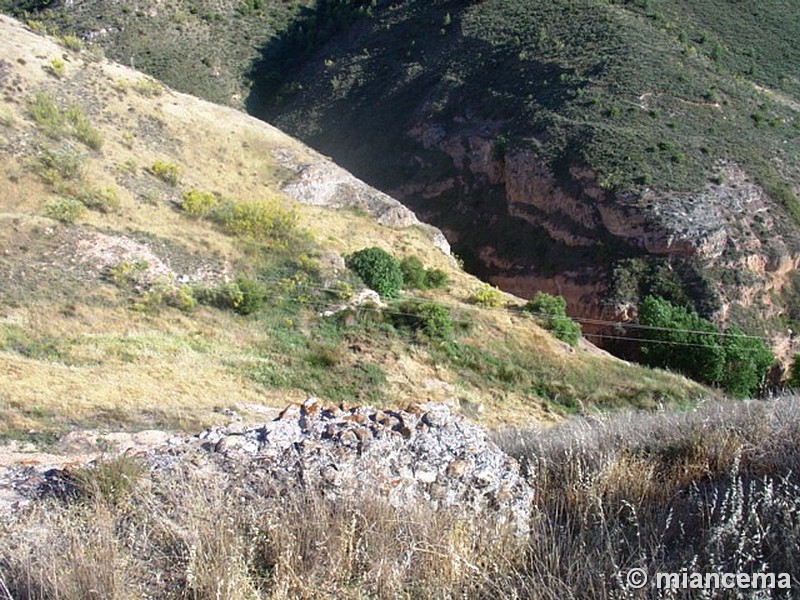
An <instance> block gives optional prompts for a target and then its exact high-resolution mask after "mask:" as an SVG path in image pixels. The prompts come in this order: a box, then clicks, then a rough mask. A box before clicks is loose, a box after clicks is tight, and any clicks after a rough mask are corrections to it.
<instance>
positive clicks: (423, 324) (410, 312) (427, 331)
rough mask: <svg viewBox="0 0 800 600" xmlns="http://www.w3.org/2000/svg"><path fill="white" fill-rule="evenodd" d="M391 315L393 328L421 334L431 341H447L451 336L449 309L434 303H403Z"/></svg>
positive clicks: (451, 326) (451, 327)
mask: <svg viewBox="0 0 800 600" xmlns="http://www.w3.org/2000/svg"><path fill="white" fill-rule="evenodd" d="M395 309H396V310H394V311H393V312H392V313H391V318H392V322H393V324H394V326H395V327H398V328H404V329H410V330H411V331H414V332H419V333H422V334H423V335H424V336H425V337H427V338H428V339H431V340H449V339H450V338H451V337H452V335H453V319H452V317H451V316H450V309H448V308H447V307H446V306H442V305H441V304H437V303H436V302H413V301H411V302H403V303H401V304H398V305H397V306H396V307H395Z"/></svg>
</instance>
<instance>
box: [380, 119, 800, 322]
mask: <svg viewBox="0 0 800 600" xmlns="http://www.w3.org/2000/svg"><path fill="white" fill-rule="evenodd" d="M461 127H462V128H461V129H458V127H451V128H449V129H448V128H446V127H445V126H443V125H441V124H437V123H433V122H429V123H425V124H418V125H415V126H413V127H412V128H411V129H410V130H409V131H408V132H407V135H408V137H409V138H411V139H412V140H414V141H415V142H416V143H418V144H419V146H420V148H421V150H424V151H425V152H428V153H430V152H431V151H433V152H434V153H435V152H439V153H442V154H444V155H445V156H446V157H447V158H448V159H449V161H450V162H451V164H452V168H451V169H447V170H444V171H443V172H442V174H441V177H439V178H431V177H430V176H428V177H427V178H426V179H425V180H424V182H417V181H415V180H414V179H413V178H412V180H411V181H410V182H408V183H405V184H403V185H402V186H401V187H399V188H398V189H396V190H393V192H392V193H393V195H395V196H396V197H398V198H401V199H402V200H403V201H405V202H408V203H409V204H410V205H411V206H419V207H423V206H424V207H432V208H431V209H430V211H429V213H430V214H428V215H427V216H428V217H429V218H430V219H432V220H433V222H437V221H438V220H442V221H446V217H442V216H441V215H440V216H439V217H437V216H436V214H434V213H436V211H437V210H439V211H442V210H444V211H447V212H448V213H449V212H458V213H462V214H469V215H471V220H472V223H473V225H472V227H473V233H475V232H479V231H481V229H482V228H484V227H485V226H486V223H494V222H496V221H497V220H498V215H504V217H503V218H505V219H506V224H505V228H506V230H509V229H510V228H516V229H518V230H521V229H525V228H529V229H530V233H529V234H527V237H528V238H530V239H533V238H537V239H539V240H540V241H541V244H542V245H547V244H551V245H552V247H553V248H556V250H554V252H555V253H557V254H558V255H559V257H560V258H564V257H565V256H566V255H569V254H573V255H574V256H575V257H579V258H576V260H573V261H569V260H562V261H561V262H562V263H564V264H566V263H571V264H568V266H556V267H553V265H552V264H550V265H548V266H547V267H545V266H544V265H543V263H545V261H546V260H547V259H546V258H543V257H542V255H541V254H540V253H538V252H531V251H529V250H528V249H526V248H525V247H518V248H517V247H511V248H509V246H508V244H506V245H505V248H503V247H502V246H503V240H502V239H499V240H498V241H497V243H496V244H494V243H492V242H491V241H484V242H481V243H480V244H481V245H479V246H478V247H473V248H470V253H471V255H472V257H473V260H477V261H478V264H472V265H471V266H472V267H473V268H474V269H477V270H479V271H480V272H481V273H482V274H483V275H484V276H485V277H486V278H488V279H489V280H490V281H491V282H492V283H494V284H496V285H498V286H500V287H501V288H503V289H504V290H506V291H508V292H511V293H514V294H516V295H519V296H521V297H530V295H531V294H533V293H534V292H536V291H547V292H550V293H558V294H560V295H563V296H564V297H565V298H566V300H567V303H568V311H569V313H570V314H571V315H574V316H577V317H586V318H590V319H603V320H620V321H624V320H626V319H628V318H632V317H635V311H633V312H631V307H630V306H627V305H626V306H620V307H617V308H616V309H615V308H614V307H611V306H609V305H608V303H607V302H604V300H605V297H606V296H607V294H608V292H609V291H610V290H609V283H610V273H611V271H612V269H613V266H614V261H615V260H616V259H615V256H616V257H618V258H623V257H631V256H640V257H643V258H645V259H668V260H669V259H673V258H677V259H681V260H691V261H694V262H695V263H696V264H697V265H698V267H699V268H700V269H702V270H705V271H707V272H709V273H710V272H715V270H716V272H719V271H721V270H726V271H731V272H737V273H738V274H739V276H738V277H737V279H738V280H739V281H747V282H748V283H747V284H746V285H745V286H744V287H743V286H742V285H736V286H731V285H729V284H726V283H724V282H722V281H720V280H719V279H718V277H717V278H716V281H715V286H716V289H715V293H716V294H717V295H718V296H719V298H720V300H721V302H720V306H721V308H720V310H719V312H718V314H717V317H718V318H719V319H720V320H723V321H724V319H725V318H726V315H727V314H728V310H729V306H730V305H733V304H738V305H740V306H742V307H743V308H744V309H746V310H756V308H755V307H756V306H758V307H760V308H758V310H757V311H756V312H758V315H757V317H758V318H764V317H771V316H775V315H776V314H779V313H780V312H781V311H782V310H783V307H781V306H780V302H775V300H774V298H769V297H767V296H768V295H769V294H772V293H774V292H779V291H780V290H781V289H782V288H783V287H784V286H785V285H786V284H787V282H788V277H789V274H790V273H791V271H793V270H795V269H797V268H798V266H800V237H798V234H797V232H796V231H795V228H794V227H792V226H790V223H789V221H790V220H791V218H790V217H789V216H788V215H787V213H786V212H785V211H784V209H783V208H782V207H781V206H780V205H779V204H778V203H776V202H775V201H774V200H773V199H771V198H770V197H769V196H768V195H767V193H766V192H765V191H764V189H762V188H761V187H760V186H759V185H758V184H757V183H755V182H754V181H753V180H752V179H751V178H750V177H749V176H748V175H747V174H746V173H745V172H743V171H742V170H741V169H740V168H739V167H738V166H737V165H735V164H720V165H718V175H717V177H716V179H715V181H714V182H709V183H708V184H707V185H706V186H705V187H703V188H702V189H699V190H696V191H693V192H669V193H665V192H659V191H657V190H653V189H645V190H642V191H636V192H634V191H629V192H613V191H610V190H609V189H607V188H608V187H609V186H604V185H603V182H601V181H599V180H598V177H597V175H596V173H594V172H593V171H591V170H590V169H587V168H581V167H577V166H572V167H571V168H570V171H569V178H568V179H569V183H567V184H565V183H564V181H563V180H561V179H558V178H556V177H555V175H554V174H553V173H552V172H551V171H550V170H549V169H548V168H547V166H546V165H545V162H544V161H543V160H542V159H541V158H540V157H539V156H538V155H537V154H536V152H535V151H534V150H532V149H524V148H514V149H509V148H504V147H503V148H501V149H502V151H499V150H498V146H497V143H498V142H497V140H498V139H501V136H500V134H499V132H501V131H502V130H503V126H502V124H499V123H496V122H490V121H487V122H483V123H480V122H475V121H474V120H472V121H469V120H466V121H465V122H464V123H463V124H462V125H461ZM418 160H420V161H424V159H423V158H422V153H421V154H420V157H418ZM489 190H491V194H492V195H491V196H490V197H491V198H492V199H493V200H492V202H491V203H487V202H486V201H483V203H476V204H474V205H467V204H463V203H464V202H466V200H461V199H467V198H469V197H471V196H472V197H479V196H480V195H481V194H482V193H484V192H486V191H489ZM482 191H483V192H482ZM453 202H456V203H457V205H456V206H453ZM501 203H502V206H501V205H500V204H501ZM462 204H463V205H462ZM445 206H446V207H447V208H443V207H445ZM436 207H440V208H436ZM480 211H484V212H485V214H483V215H481V214H479V213H480ZM442 226H444V225H443V224H442ZM468 228H469V226H465V225H464V223H463V221H462V222H461V223H460V225H459V226H458V228H454V229H453V231H449V234H451V235H452V236H453V240H452V241H454V242H456V241H457V242H460V243H463V245H464V246H469V245H470V244H471V243H472V240H473V239H474V237H475V236H474V235H472V236H470V232H469V231H468ZM446 231H448V230H447V229H446ZM520 239H527V238H526V235H521V236H520ZM544 240H546V241H544ZM551 262H552V261H551ZM710 279H712V280H714V279H715V277H714V276H711V277H710Z"/></svg>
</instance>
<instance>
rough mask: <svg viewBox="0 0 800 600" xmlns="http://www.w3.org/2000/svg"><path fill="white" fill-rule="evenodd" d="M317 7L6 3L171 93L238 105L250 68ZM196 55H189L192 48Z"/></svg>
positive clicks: (256, 2) (307, 0)
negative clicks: (161, 83)
mask: <svg viewBox="0 0 800 600" xmlns="http://www.w3.org/2000/svg"><path fill="white" fill-rule="evenodd" d="M312 4H313V2H312V0H304V1H294V2H281V1H278V0H249V1H244V0H242V1H240V0H168V1H166V2H147V1H145V2H93V1H86V0H78V1H77V2H71V3H70V4H69V6H66V5H65V4H64V3H50V2H41V1H38V0H23V1H16V0H0V10H2V11H4V12H7V13H9V14H12V15H14V16H16V17H18V18H20V19H22V20H23V21H25V20H33V21H36V22H37V23H38V24H39V26H40V27H43V28H47V29H49V30H51V31H52V32H53V33H58V34H72V35H77V36H79V37H81V38H83V39H91V41H92V42H94V43H97V44H99V45H101V46H102V47H103V49H104V50H105V51H106V53H107V55H108V56H109V57H110V58H112V59H113V60H115V61H117V62H119V63H121V64H124V65H127V66H131V67H133V68H136V69H138V70H140V71H143V72H145V73H148V74H150V75H152V76H153V77H156V78H157V79H160V80H161V81H165V82H167V83H168V84H169V85H171V86H172V87H174V88H176V89H178V90H180V91H182V92H186V93H188V94H192V95H195V96H199V97H200V98H205V99H206V100H210V101H212V102H217V103H219V104H228V105H233V106H240V105H241V104H242V102H243V101H244V98H245V97H246V95H247V90H248V89H249V81H248V78H247V73H248V71H249V69H250V65H251V64H252V62H253V61H254V60H256V59H257V58H258V57H259V56H260V48H261V47H262V46H263V45H264V44H265V43H266V42H267V41H268V40H270V39H271V38H272V37H273V36H275V35H276V33H277V32H280V31H284V30H285V29H286V28H287V27H288V26H289V23H290V22H291V21H292V20H293V19H294V18H295V17H296V16H297V15H298V13H299V12H300V11H301V10H302V9H305V8H307V7H309V6H311V5H312ZM189 48H190V49H191V51H187V49H189Z"/></svg>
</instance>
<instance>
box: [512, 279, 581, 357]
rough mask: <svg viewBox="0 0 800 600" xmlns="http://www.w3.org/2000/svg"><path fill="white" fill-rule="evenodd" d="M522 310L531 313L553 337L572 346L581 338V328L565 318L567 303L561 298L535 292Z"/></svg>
mask: <svg viewBox="0 0 800 600" xmlns="http://www.w3.org/2000/svg"><path fill="white" fill-rule="evenodd" d="M522 308H523V310H525V311H527V312H530V313H533V315H534V316H536V317H537V318H538V320H539V322H540V323H541V324H542V326H543V327H544V328H545V329H547V330H548V331H550V332H551V333H552V334H553V335H554V336H556V337H557V338H558V339H560V340H561V341H562V342H566V343H568V344H569V345H570V346H574V345H575V344H577V343H578V340H579V339H580V337H581V327H580V325H578V324H577V323H576V322H575V321H573V320H572V319H570V318H569V317H568V316H567V301H566V300H564V298H562V297H561V296H553V295H552V294H546V293H544V292H536V294H535V295H534V296H533V298H531V299H530V300H529V301H528V302H527V303H526V304H525V306H523V307H522Z"/></svg>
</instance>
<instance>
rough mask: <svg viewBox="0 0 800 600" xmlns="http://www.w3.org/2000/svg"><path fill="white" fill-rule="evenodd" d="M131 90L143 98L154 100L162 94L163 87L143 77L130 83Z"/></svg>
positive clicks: (153, 80)
mask: <svg viewBox="0 0 800 600" xmlns="http://www.w3.org/2000/svg"><path fill="white" fill-rule="evenodd" d="M131 88H133V90H134V91H135V92H136V93H137V94H139V95H140V96H144V97H145V98H154V97H156V96H160V95H161V94H163V93H164V86H163V85H161V84H160V83H159V82H158V81H156V80H155V79H153V78H152V77H143V78H142V79H137V80H135V81H134V82H133V83H131Z"/></svg>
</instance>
